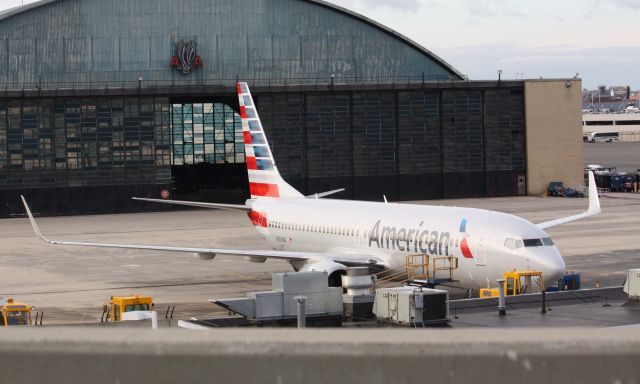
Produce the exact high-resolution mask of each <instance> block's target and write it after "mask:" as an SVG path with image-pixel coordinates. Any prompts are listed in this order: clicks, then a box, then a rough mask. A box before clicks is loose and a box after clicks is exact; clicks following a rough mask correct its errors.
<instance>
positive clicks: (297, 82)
mask: <svg viewBox="0 0 640 384" xmlns="http://www.w3.org/2000/svg"><path fill="white" fill-rule="evenodd" d="M132 77H133V79H132V80H109V81H100V80H97V81H47V80H39V81H37V82H27V83H11V82H7V83H3V84H2V85H0V90H2V91H5V92H12V91H46V90H118V89H137V88H145V89H148V88H179V87H218V88H226V87H235V84H236V83H237V82H238V81H245V82H247V83H248V84H249V85H250V86H253V87H272V86H273V87H287V86H324V87H331V86H348V85H378V84H379V85H403V84H407V85H411V84H421V83H423V84H426V83H432V84H433V83H435V84H443V85H444V84H454V83H456V84H461V83H469V79H468V78H466V77H465V79H464V80H460V79H456V78H450V77H446V76H428V75H424V76H367V77H360V76H353V77H351V76H349V77H341V76H340V77H338V76H329V77H327V76H323V77H288V78H241V77H235V78H210V79H207V78H202V77H199V78H198V77H193V78H189V79H172V80H153V79H144V78H135V77H134V76H132Z"/></svg>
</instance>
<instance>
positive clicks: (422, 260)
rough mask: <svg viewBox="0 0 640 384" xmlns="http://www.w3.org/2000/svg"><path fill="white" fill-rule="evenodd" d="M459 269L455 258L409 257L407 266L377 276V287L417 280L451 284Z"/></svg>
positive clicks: (421, 255)
mask: <svg viewBox="0 0 640 384" xmlns="http://www.w3.org/2000/svg"><path fill="white" fill-rule="evenodd" d="M457 268H458V259H457V258H456V257H454V256H442V257H431V256H429V255H428V254H416V255H409V256H407V257H406V262H405V264H403V265H399V266H397V267H394V268H390V269H387V270H385V271H382V272H379V273H377V274H375V275H374V276H375V277H376V278H375V286H378V285H380V284H382V285H389V284H392V283H403V282H405V281H415V280H424V281H428V282H433V283H437V282H438V281H449V282H451V281H454V280H453V271H454V270H455V269H457ZM374 289H375V287H374Z"/></svg>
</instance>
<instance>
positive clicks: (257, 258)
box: [245, 256, 267, 263]
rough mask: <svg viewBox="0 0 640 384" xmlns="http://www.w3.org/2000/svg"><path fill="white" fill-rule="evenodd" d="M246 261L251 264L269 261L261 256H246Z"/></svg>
mask: <svg viewBox="0 0 640 384" xmlns="http://www.w3.org/2000/svg"><path fill="white" fill-rule="evenodd" d="M245 260H247V261H249V262H251V263H264V262H266V261H267V258H266V257H261V256H245Z"/></svg>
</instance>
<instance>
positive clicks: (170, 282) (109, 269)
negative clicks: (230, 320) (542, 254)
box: [0, 197, 640, 325]
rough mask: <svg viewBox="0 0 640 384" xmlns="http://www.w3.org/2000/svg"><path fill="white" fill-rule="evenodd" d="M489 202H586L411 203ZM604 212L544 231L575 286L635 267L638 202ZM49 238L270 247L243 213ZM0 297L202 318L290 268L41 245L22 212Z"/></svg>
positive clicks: (140, 222) (550, 203) (89, 219)
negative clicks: (142, 300) (142, 303)
mask: <svg viewBox="0 0 640 384" xmlns="http://www.w3.org/2000/svg"><path fill="white" fill-rule="evenodd" d="M414 203H419V204H438V205H440V204H443V205H452V206H453V205H456V206H468V207H478V208H486V209H493V210H498V211H503V212H508V213H513V214H518V215H521V216H523V217H524V218H527V219H529V220H531V221H532V222H534V223H535V222H542V221H546V220H550V219H554V218H558V217H563V216H567V215H571V214H574V213H577V212H580V211H583V210H585V209H586V207H587V204H588V203H587V200H586V199H567V198H550V197H548V198H545V197H508V198H488V199H462V200H450V201H428V202H414ZM601 203H602V207H603V213H602V214H601V215H598V216H596V217H593V218H589V219H586V220H582V221H578V222H574V223H571V224H567V225H563V226H559V227H555V228H551V229H550V230H549V231H548V232H549V234H550V235H551V236H552V237H553V239H554V241H555V242H556V244H557V245H558V247H559V249H560V250H561V252H562V254H563V256H564V257H565V262H566V265H567V268H568V270H570V271H576V272H580V273H582V277H583V286H584V287H594V286H596V281H598V283H599V285H601V286H603V287H605V286H619V285H621V284H622V283H623V281H624V279H625V276H626V270H627V269H630V268H638V267H640V251H639V250H640V236H638V232H637V228H639V227H640V200H635V199H609V198H602V199H601ZM38 223H39V225H40V228H41V230H42V231H43V233H44V234H45V235H46V236H48V237H49V238H51V239H64V240H84V241H103V242H122V243H132V244H164V245H184V246H203V247H204V246H207V247H224V248H240V249H242V248H244V249H260V248H263V249H268V244H267V243H266V241H265V240H263V239H261V238H260V236H259V235H258V234H257V233H256V232H255V230H254V229H253V228H252V226H251V225H250V222H249V220H248V218H247V217H246V215H244V214H240V213H236V212H230V211H222V210H191V211H175V212H153V213H141V214H121V215H101V216H73V217H44V218H39V219H38ZM0 233H2V234H3V236H2V238H0V268H1V270H2V278H1V280H0V297H3V298H5V299H6V298H8V297H13V298H15V299H16V300H20V301H24V302H27V303H29V304H30V305H33V306H36V307H37V309H38V310H39V311H43V312H44V313H45V315H44V316H45V317H44V319H45V320H44V323H45V324H50V325H51V324H67V323H80V322H82V323H91V322H96V321H98V320H99V319H100V317H101V314H102V304H103V303H104V302H105V301H108V299H109V297H110V296H112V295H123V294H132V293H133V294H141V295H151V296H152V297H153V298H154V301H155V302H156V305H157V306H156V308H157V309H158V311H159V312H160V314H161V316H162V314H163V313H164V310H165V309H166V307H167V306H171V305H175V306H176V309H175V313H174V318H176V319H188V318H191V317H198V318H207V317H213V316H216V315H218V316H219V315H223V314H225V312H222V310H221V309H220V308H218V307H216V306H214V305H212V304H210V303H209V301H208V300H210V299H219V298H228V297H239V296H244V295H245V294H246V293H247V292H252V291H263V290H270V288H271V273H272V272H282V271H292V268H291V266H289V265H288V264H287V263H285V262H282V261H274V260H269V261H267V262H266V263H264V264H255V263H250V262H247V261H245V260H244V258H242V257H233V256H219V257H216V258H215V259H214V260H212V261H205V260H200V259H197V258H194V257H192V256H190V255H188V254H183V253H168V252H153V251H137V250H117V249H116V250H106V249H97V248H85V247H61V246H52V245H48V244H46V243H44V242H42V241H40V240H39V239H37V238H36V237H35V236H34V235H33V231H32V229H31V226H30V225H29V222H28V220H27V219H26V218H24V217H23V218H14V219H7V220H1V221H0Z"/></svg>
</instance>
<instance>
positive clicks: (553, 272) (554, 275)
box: [539, 253, 565, 286]
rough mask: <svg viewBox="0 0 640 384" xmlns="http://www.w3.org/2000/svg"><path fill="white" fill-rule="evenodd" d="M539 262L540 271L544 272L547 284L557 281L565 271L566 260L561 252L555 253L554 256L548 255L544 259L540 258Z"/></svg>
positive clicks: (543, 275)
mask: <svg viewBox="0 0 640 384" xmlns="http://www.w3.org/2000/svg"><path fill="white" fill-rule="evenodd" d="M539 263H540V264H539V269H540V272H542V277H543V278H544V281H545V285H546V286H550V285H551V284H553V283H555V281H556V280H558V279H559V278H560V277H561V276H562V274H563V273H564V271H565V264H564V260H563V259H562V256H560V254H559V253H558V254H556V255H554V257H547V258H545V259H544V260H540V261H539Z"/></svg>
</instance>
